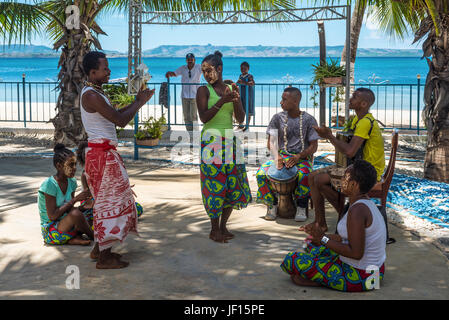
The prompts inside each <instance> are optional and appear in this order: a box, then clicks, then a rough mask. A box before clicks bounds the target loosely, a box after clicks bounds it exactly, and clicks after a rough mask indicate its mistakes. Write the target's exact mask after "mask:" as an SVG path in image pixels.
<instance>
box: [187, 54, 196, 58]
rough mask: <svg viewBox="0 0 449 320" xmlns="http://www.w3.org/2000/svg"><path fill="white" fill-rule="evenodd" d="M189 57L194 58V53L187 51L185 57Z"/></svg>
mask: <svg viewBox="0 0 449 320" xmlns="http://www.w3.org/2000/svg"><path fill="white" fill-rule="evenodd" d="M189 58H193V59H195V55H194V54H193V53H188V54H187V55H186V59H189Z"/></svg>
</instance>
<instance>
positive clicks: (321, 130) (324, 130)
mask: <svg viewBox="0 0 449 320" xmlns="http://www.w3.org/2000/svg"><path fill="white" fill-rule="evenodd" d="M313 128H314V129H315V130H316V132H317V133H318V135H319V136H320V137H321V138H324V139H328V140H329V142H330V143H331V144H332V145H333V146H334V147H335V148H336V149H337V150H338V151H340V152H342V153H344V154H345V155H346V156H347V157H349V158H353V157H354V156H355V154H356V153H357V150H359V149H360V147H361V146H362V144H363V142H364V141H365V139H363V138H361V137H359V136H356V135H354V136H353V137H352V139H351V141H350V142H349V143H347V142H345V141H342V140H338V139H337V137H335V136H334V135H333V134H332V130H331V129H330V128H328V127H326V126H323V127H317V126H314V127H313Z"/></svg>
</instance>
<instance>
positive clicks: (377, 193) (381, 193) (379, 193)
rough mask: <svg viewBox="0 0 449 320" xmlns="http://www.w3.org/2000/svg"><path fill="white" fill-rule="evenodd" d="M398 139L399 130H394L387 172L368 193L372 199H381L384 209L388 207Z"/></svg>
mask: <svg viewBox="0 0 449 320" xmlns="http://www.w3.org/2000/svg"><path fill="white" fill-rule="evenodd" d="M398 139H399V133H398V129H394V131H393V136H392V137H391V153H390V161H389V162H388V167H387V170H385V173H384V175H383V176H382V179H381V180H380V181H379V182H378V183H376V184H375V185H374V187H373V188H372V189H371V191H370V192H368V196H369V197H370V198H378V199H380V202H381V205H382V207H383V208H385V207H386V206H387V195H388V190H389V189H390V185H391V180H392V179H393V173H394V167H395V164H396V153H397V151H398Z"/></svg>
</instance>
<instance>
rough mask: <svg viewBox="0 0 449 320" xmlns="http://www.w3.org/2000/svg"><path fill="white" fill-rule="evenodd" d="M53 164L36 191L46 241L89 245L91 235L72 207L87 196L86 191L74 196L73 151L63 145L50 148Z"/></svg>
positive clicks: (79, 215)
mask: <svg viewBox="0 0 449 320" xmlns="http://www.w3.org/2000/svg"><path fill="white" fill-rule="evenodd" d="M53 165H54V166H55V168H56V170H57V172H56V174H55V175H53V176H51V177H49V178H47V179H46V180H45V181H44V182H43V183H42V185H41V186H40V188H39V191H38V207H39V214H40V219H41V230H42V236H43V238H44V242H45V243H47V244H59V245H62V244H66V243H67V244H72V245H89V244H90V240H85V239H83V238H82V237H81V236H82V234H85V235H87V236H88V237H89V239H93V238H94V234H93V232H92V230H91V228H90V227H89V224H88V223H87V221H86V218H85V217H84V215H83V214H82V212H81V211H80V210H79V209H78V208H76V207H75V204H76V203H77V202H79V201H83V200H85V199H88V198H90V197H91V195H90V192H89V190H84V191H82V192H81V193H80V194H78V195H77V196H75V190H76V188H77V183H76V178H75V173H76V158H75V154H74V153H73V152H72V151H70V150H69V149H67V148H66V147H65V146H64V145H63V144H57V145H56V146H55V148H54V156H53Z"/></svg>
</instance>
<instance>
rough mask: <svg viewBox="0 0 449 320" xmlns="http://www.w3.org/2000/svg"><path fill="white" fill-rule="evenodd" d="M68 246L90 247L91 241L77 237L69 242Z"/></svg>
mask: <svg viewBox="0 0 449 320" xmlns="http://www.w3.org/2000/svg"><path fill="white" fill-rule="evenodd" d="M67 244H70V245H73V246H88V245H90V240H84V239H83V238H81V237H80V236H76V237H74V238H72V239H70V240H69V241H67Z"/></svg>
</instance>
